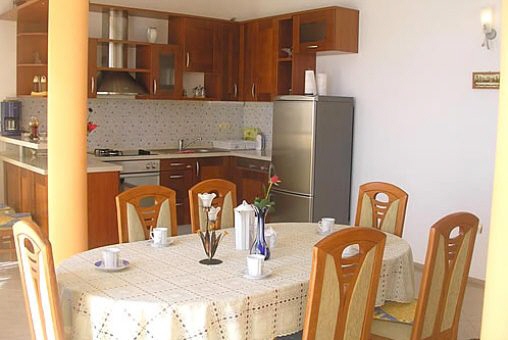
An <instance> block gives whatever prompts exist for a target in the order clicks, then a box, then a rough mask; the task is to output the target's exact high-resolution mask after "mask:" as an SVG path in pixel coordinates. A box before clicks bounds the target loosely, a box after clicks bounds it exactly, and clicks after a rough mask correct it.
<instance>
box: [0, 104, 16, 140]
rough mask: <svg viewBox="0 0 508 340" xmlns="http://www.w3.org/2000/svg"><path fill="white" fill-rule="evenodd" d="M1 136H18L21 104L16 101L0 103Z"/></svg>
mask: <svg viewBox="0 0 508 340" xmlns="http://www.w3.org/2000/svg"><path fill="white" fill-rule="evenodd" d="M1 107H2V114H1V117H0V119H1V121H2V136H19V135H20V134H21V130H20V128H19V125H20V122H19V121H20V118H21V102H20V101H17V100H4V101H3V102H2V103H1Z"/></svg>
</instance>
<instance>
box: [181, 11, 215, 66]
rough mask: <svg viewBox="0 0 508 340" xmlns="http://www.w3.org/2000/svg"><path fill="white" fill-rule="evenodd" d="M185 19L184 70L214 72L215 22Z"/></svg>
mask: <svg viewBox="0 0 508 340" xmlns="http://www.w3.org/2000/svg"><path fill="white" fill-rule="evenodd" d="M184 20H185V23H184V26H185V27H184V30H185V32H184V34H185V45H184V46H185V50H184V58H185V64H184V70H185V71H188V72H205V73H211V72H213V44H214V22H213V21H210V20H206V19H195V18H185V19H184Z"/></svg>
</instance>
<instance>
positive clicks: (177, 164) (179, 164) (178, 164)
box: [169, 163, 185, 166]
mask: <svg viewBox="0 0 508 340" xmlns="http://www.w3.org/2000/svg"><path fill="white" fill-rule="evenodd" d="M182 165H185V164H184V163H169V166H182Z"/></svg>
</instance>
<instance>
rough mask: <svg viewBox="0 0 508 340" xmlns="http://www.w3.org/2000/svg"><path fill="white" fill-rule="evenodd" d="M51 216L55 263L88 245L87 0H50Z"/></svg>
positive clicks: (49, 186) (49, 183)
mask: <svg viewBox="0 0 508 340" xmlns="http://www.w3.org/2000/svg"><path fill="white" fill-rule="evenodd" d="M48 35H49V36H48V214H49V239H50V241H51V244H52V245H53V255H54V258H55V263H56V264H58V263H60V262H61V261H62V260H64V259H65V258H67V257H69V256H71V255H73V254H75V253H78V252H81V251H83V250H86V249H88V223H87V174H86V168H87V154H86V150H87V148H86V119H87V87H86V84H87V67H88V60H87V58H88V0H50V2H49V27H48Z"/></svg>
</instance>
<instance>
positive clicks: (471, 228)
mask: <svg viewBox="0 0 508 340" xmlns="http://www.w3.org/2000/svg"><path fill="white" fill-rule="evenodd" d="M478 223H479V220H478V217H476V216H475V215H473V214H470V213H466V212H460V213H454V214H450V215H448V216H445V217H443V218H442V219H440V220H439V221H437V222H436V223H435V224H434V225H433V226H432V228H431V229H430V237H429V245H428V247H427V255H426V258H425V267H424V270H423V275H422V281H421V287H420V294H419V296H418V302H417V306H416V313H415V321H414V324H413V330H412V336H411V338H412V339H413V340H414V339H457V331H458V325H459V318H460V311H461V309H462V301H463V299H464V292H465V289H466V284H467V278H468V274H469V267H470V265H471V257H472V255H473V248H474V242H475V239H476V233H477V230H478Z"/></svg>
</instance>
